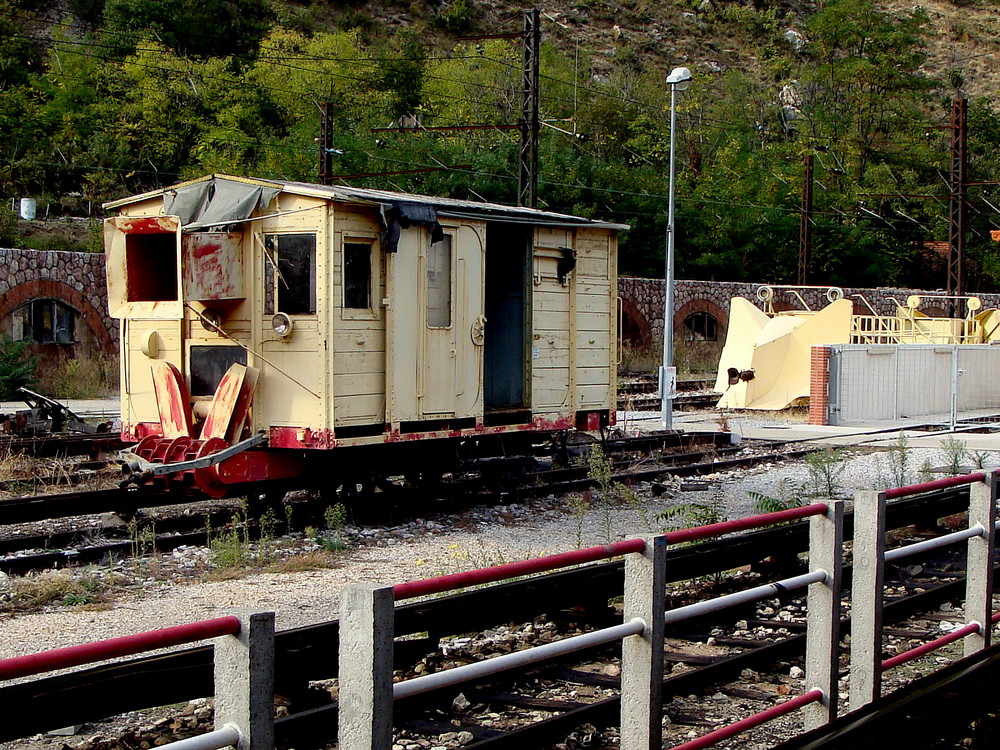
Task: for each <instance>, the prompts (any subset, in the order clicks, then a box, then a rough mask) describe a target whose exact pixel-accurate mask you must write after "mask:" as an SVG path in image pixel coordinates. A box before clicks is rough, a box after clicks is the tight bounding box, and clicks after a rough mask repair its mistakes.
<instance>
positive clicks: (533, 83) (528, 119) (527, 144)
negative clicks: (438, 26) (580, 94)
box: [517, 8, 542, 208]
mask: <svg viewBox="0 0 1000 750" xmlns="http://www.w3.org/2000/svg"><path fill="white" fill-rule="evenodd" d="M523 39H524V64H523V66H522V68H521V120H520V122H519V126H520V130H521V144H520V149H519V153H518V173H517V205H519V206H530V207H531V208H535V207H537V206H538V131H539V119H538V98H539V85H538V73H539V53H540V52H541V44H542V27H541V18H540V13H539V10H538V9H537V8H535V9H533V10H526V11H524V36H523Z"/></svg>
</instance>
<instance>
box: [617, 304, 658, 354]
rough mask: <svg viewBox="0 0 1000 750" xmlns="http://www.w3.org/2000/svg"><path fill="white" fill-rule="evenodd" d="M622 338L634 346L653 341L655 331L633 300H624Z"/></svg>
mask: <svg viewBox="0 0 1000 750" xmlns="http://www.w3.org/2000/svg"><path fill="white" fill-rule="evenodd" d="M622 340H623V341H627V342H628V343H629V344H631V345H632V346H649V345H651V344H652V343H653V332H652V330H651V328H650V326H649V322H648V321H647V320H646V316H645V315H643V314H642V313H641V312H640V311H639V308H638V307H636V305H635V303H634V302H633V301H632V300H628V299H623V300H622Z"/></svg>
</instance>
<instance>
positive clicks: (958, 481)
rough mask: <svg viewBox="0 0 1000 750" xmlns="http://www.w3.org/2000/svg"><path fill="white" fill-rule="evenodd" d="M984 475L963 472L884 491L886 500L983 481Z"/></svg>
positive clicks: (984, 479)
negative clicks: (961, 474) (960, 474)
mask: <svg viewBox="0 0 1000 750" xmlns="http://www.w3.org/2000/svg"><path fill="white" fill-rule="evenodd" d="M985 481H986V475H985V474H983V473H982V472H978V473H976V474H965V475H963V476H960V477H947V478H945V479H935V480H934V481H933V482H923V483H921V484H911V485H909V486H907V487H893V488H892V489H891V490H886V491H885V499H886V500H895V499H896V498H900V497H908V496H909V495H919V494H920V493H921V492H932V491H933V490H945V489H948V488H949V487H959V486H961V485H963V484H973V483H974V482H985Z"/></svg>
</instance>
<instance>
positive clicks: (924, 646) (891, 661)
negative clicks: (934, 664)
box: [882, 612, 1000, 671]
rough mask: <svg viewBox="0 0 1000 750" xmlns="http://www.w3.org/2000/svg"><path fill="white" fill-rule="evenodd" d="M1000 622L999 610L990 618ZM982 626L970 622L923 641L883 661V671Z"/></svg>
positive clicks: (973, 631) (994, 622)
mask: <svg viewBox="0 0 1000 750" xmlns="http://www.w3.org/2000/svg"><path fill="white" fill-rule="evenodd" d="M998 622H1000V612H997V613H996V614H995V615H993V616H992V617H991V618H990V625H996V624H997V623H998ZM981 629H982V628H981V627H980V625H979V623H978V622H973V623H970V624H969V625H966V626H965V627H961V628H958V629H957V630H953V631H951V632H950V633H948V634H947V635H943V636H941V637H940V638H935V639H934V640H933V641H928V642H927V643H921V644H920V645H919V646H917V647H916V648H911V649H910V650H909V651H904V652H903V653H901V654H896V655H895V656H892V657H890V658H888V659H886V660H885V661H883V662H882V669H883V671H884V670H886V669H892V668H893V667H898V666H899V665H900V664H906V662H908V661H913V660H914V659H917V658H919V657H921V656H923V655H924V654H929V653H931V652H932V651H937V650H938V649H939V648H941V647H942V646H947V645H948V644H949V643H954V642H955V641H960V640H962V639H963V638H965V636H967V635H972V634H973V633H978V632H979V631H980V630H981Z"/></svg>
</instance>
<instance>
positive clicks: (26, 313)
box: [11, 299, 79, 344]
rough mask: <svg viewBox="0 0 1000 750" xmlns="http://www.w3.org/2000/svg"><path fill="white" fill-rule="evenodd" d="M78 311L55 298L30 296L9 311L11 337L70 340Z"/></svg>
mask: <svg viewBox="0 0 1000 750" xmlns="http://www.w3.org/2000/svg"><path fill="white" fill-rule="evenodd" d="M78 315H79V313H78V312H77V311H76V310H74V309H73V308H72V307H70V306H69V305H67V304H66V303H65V302H61V301H59V300H57V299H33V300H31V302H27V303H25V304H23V305H21V306H20V307H18V308H17V309H16V310H14V311H13V313H11V318H12V323H13V326H12V329H13V330H12V336H11V337H12V338H13V339H14V340H15V341H32V342H34V343H36V344H73V343H75V342H76V319H77V316H78Z"/></svg>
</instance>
